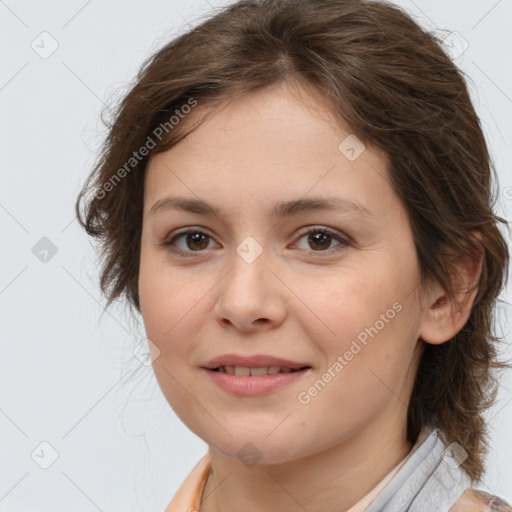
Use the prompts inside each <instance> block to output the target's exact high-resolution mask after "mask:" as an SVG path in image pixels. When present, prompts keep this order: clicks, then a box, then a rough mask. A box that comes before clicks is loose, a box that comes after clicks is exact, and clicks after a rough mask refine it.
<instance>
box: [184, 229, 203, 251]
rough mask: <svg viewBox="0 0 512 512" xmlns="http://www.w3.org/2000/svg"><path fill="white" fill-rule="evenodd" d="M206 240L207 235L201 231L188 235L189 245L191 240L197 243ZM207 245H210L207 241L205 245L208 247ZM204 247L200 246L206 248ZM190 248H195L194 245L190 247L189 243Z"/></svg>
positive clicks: (199, 243)
mask: <svg viewBox="0 0 512 512" xmlns="http://www.w3.org/2000/svg"><path fill="white" fill-rule="evenodd" d="M205 240H206V235H203V234H201V233H192V234H189V235H188V236H187V245H188V242H189V241H192V243H193V244H195V245H201V242H205ZM203 245H204V244H203ZM207 246H208V243H206V245H204V247H207ZM204 247H200V248H201V249H204ZM189 248H190V249H193V247H190V245H189Z"/></svg>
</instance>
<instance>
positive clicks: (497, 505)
mask: <svg viewBox="0 0 512 512" xmlns="http://www.w3.org/2000/svg"><path fill="white" fill-rule="evenodd" d="M449 512H512V507H511V506H510V505H509V504H508V503H507V502H506V501H504V500H502V499H501V498H499V497H498V496H494V495H492V494H489V493H487V492H484V491H477V490H476V489H467V490H466V491H465V492H464V493H463V494H462V495H461V497H460V498H459V499H458V500H457V502H456V503H455V505H453V507H452V508H451V509H450V511H449Z"/></svg>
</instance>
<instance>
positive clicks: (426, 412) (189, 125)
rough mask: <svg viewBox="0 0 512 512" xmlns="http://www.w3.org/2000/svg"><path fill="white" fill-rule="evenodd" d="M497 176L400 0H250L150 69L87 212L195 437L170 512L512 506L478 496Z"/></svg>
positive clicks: (446, 70)
mask: <svg viewBox="0 0 512 512" xmlns="http://www.w3.org/2000/svg"><path fill="white" fill-rule="evenodd" d="M492 172H493V168H492V166H491V165H490V155H489V153H488V149H487V146H486V143H485V139H484V136H483V133H482V131H481V128H480V124H479V120H478V117H477V115H476V113H475V111H474V109H473V106H472V104H471V101H470V98H469V95H468V92H467V89H466V85H465V82H464V79H463V77H462V74H461V72H460V71H459V70H458V69H457V68H456V66H455V65H454V64H453V62H452V61H451V60H450V59H449V57H448V56H447V55H446V54H445V52H444V51H443V50H442V48H441V46H440V44H439V42H438V41H437V40H436V39H435V38H434V37H433V36H432V35H430V34H429V33H427V32H425V31H424V30H423V29H422V28H420V27H419V26H418V25H417V24H416V23H415V22H414V21H413V20H412V19H411V18H410V17H409V16H408V15H407V14H406V13H405V12H403V11H402V10H400V9H399V8H398V7H395V6H393V5H391V4H387V3H384V2H368V1H364V0H317V1H305V0H245V1H239V2H237V3H234V4H233V5H231V6H229V7H226V8H225V9H223V10H221V11H220V12H219V13H218V14H216V15H215V16H212V17H211V18H210V19H208V20H206V21H204V22H203V23H201V24H200V25H199V26H197V27H195V28H193V29H191V30H190V31H189V32H188V33H186V34H184V35H182V36H180V37H178V38H177V39H175V40H173V41H171V42H170V43H169V44H168V45H167V46H165V47H164V48H162V49H161V50H160V51H158V52H157V53H156V54H155V55H153V56H152V57H151V58H150V59H148V60H147V61H146V63H145V64H144V65H143V67H142V69H141V71H140V73H139V74H138V76H137V80H136V83H135V84H134V86H133V87H132V89H131V90H130V91H129V93H128V94H127V95H126V96H125V98H124V99H123V100H122V102H121V104H120V105H119V108H118V110H117V114H116V117H115V119H114V120H113V121H112V123H111V126H110V131H109V137H108V139H107V141H106V143H105V146H104V150H103V152H102V155H101V156H100V159H99V161H98V164H97V166H96V168H95V169H94V172H93V173H92V174H91V176H90V177H89V179H88V181H87V183H86V184H85V186H84V189H83V190H82V193H81V194H80V197H79V198H78V201H77V214H78V216H79V219H80V222H81V225H82V226H83V227H84V228H85V229H86V230H87V232H88V233H89V234H90V235H92V236H95V237H98V238H99V239H100V241H101V243H102V249H103V257H104V260H103V263H102V264H103V267H102V274H101V287H102V290H103V291H104V293H106V295H107V297H108V305H110V304H111V303H112V302H113V301H114V300H116V299H117V298H118V297H120V296H122V295H124V296H125V297H126V298H127V299H128V301H129V304H130V305H131V306H133V308H134V311H135V312H137V313H140V314H141V316H142V319H143V322H144V326H145V330H146V333H147V337H148V347H149V350H150V353H151V360H152V363H153V368H154V371H155V374H156V377H157V380H158V382H159V385H160V387H161V389H162V392H163V393H164V395H165V397H166V399H167V400H168V402H169V404H170V405H171V407H172V408H173V410H174V411H175V412H176V414H177V415H178V416H179V417H180V418H181V420H182V421H183V422H184V423H185V424H186V425H187V426H188V427H189V428H190V429H191V430H192V431H193V432H194V433H195V434H196V435H198V436H199V437H200V438H201V439H203V440H205V442H207V443H208V445H209V450H208V453H207V454H205V456H204V457H203V458H202V459H201V460H200V461H199V462H198V463H197V465H196V466H195V468H194V470H193V471H192V472H191V473H190V474H189V476H188V477H187V479H186V480H185V482H183V484H182V486H181V487H180V489H179V490H178V492H177V493H176V495H175V496H174V498H173V499H172V501H171V502H170V503H169V506H168V507H167V512H171V511H187V510H188V511H190V512H191V511H192V510H200V511H201V512H219V511H222V512H224V511H231V510H250V511H259V510H265V511H273V510H308V511H311V512H312V511H317V510H326V509H327V510H340V511H341V510H344V511H347V510H350V512H358V511H363V510H365V511H367V512H377V511H386V512H391V511H392V512H395V511H406V510H408V511H411V512H418V511H429V512H430V511H433V510H437V511H448V510H451V511H467V510H489V511H490V510H492V511H510V510H512V509H511V508H510V506H509V505H507V504H506V503H505V502H504V501H503V500H501V499H500V498H498V497H497V496H493V495H492V494H488V493H484V492H482V491H478V490H476V488H475V485H477V484H478V482H479V481H481V478H482V475H483V473H484V469H485V468H484V454H485V451H486V448H487V430H486V425H485V422H484V419H483V415H482V414H483V411H484V409H485V408H487V407H488V406H489V405H491V403H492V401H493V399H494V396H495V393H496V386H497V380H496V376H495V374H494V373H493V370H494V369H499V368H505V367H507V366H508V365H506V364H505V363H503V362H500V361H498V360H497V347H496V343H497V342H498V341H499V340H498V339H497V338H495V337H493V336H492V335H491V327H492V325H491V323H492V322H491V318H492V312H493V309H494V307H495V303H496V299H497V297H498V295H499V293H500V291H501V289H502V287H503V284H504V283H503V281H504V277H505V275H506V269H507V266H508V261H509V252H508V249H507V245H506V242H505V240H504V238H503V237H502V235H501V233H500V231H499V229H498V223H500V222H501V223H506V221H505V220H504V219H501V218H500V217H498V216H496V215H495V214H494V212H493V210H492V204H491V199H492V197H491V185H492V183H491V173H492ZM86 197H87V203H86V209H85V212H84V214H83V217H82V212H81V211H80V207H79V203H80V200H81V199H84V198H86Z"/></svg>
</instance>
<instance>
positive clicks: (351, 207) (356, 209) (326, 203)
mask: <svg viewBox="0 0 512 512" xmlns="http://www.w3.org/2000/svg"><path fill="white" fill-rule="evenodd" d="M164 210H183V211H188V212H192V213H198V214H203V215H215V216H218V217H221V216H222V212H221V210H220V209H218V208H217V207H215V206H213V205H211V204H208V203H206V202H205V201H203V200H201V199H194V198H188V197H182V196H169V197H164V198H162V199H159V200H158V201H156V202H155V203H154V204H153V206H152V207H151V209H150V210H149V215H153V214H155V213H156V212H157V211H164ZM317 210H331V211H332V210H339V211H342V212H347V213H355V214H357V215H359V216H361V217H375V214H374V213H373V212H371V211H370V210H369V209H368V208H366V207H365V206H364V205H363V204H361V203H360V202H359V201H356V200H353V199H349V198H345V197H337V196H333V197H311V198H301V199H294V200H291V201H278V202H276V203H274V206H273V209H272V216H273V217H275V218H278V219H282V218H285V217H290V216H292V215H296V214H298V213H302V212H305V211H317Z"/></svg>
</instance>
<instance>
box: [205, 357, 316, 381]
mask: <svg viewBox="0 0 512 512" xmlns="http://www.w3.org/2000/svg"><path fill="white" fill-rule="evenodd" d="M219 366H245V367H247V368H263V367H269V366H279V367H283V366H284V367H288V368H292V369H293V370H299V369H301V368H304V367H306V366H309V367H311V365H308V364H307V363H297V362H295V361H289V360H287V359H282V358H280V357H274V356H270V355H265V354H255V355H252V356H242V355H239V354H224V355H221V356H218V357H214V358H213V359H211V360H210V361H208V362H207V363H206V364H204V365H203V368H206V369H208V370H213V369H215V368H218V367H219ZM292 373H295V372H292ZM296 373H299V372H296ZM252 378H253V379H254V378H257V377H252Z"/></svg>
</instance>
